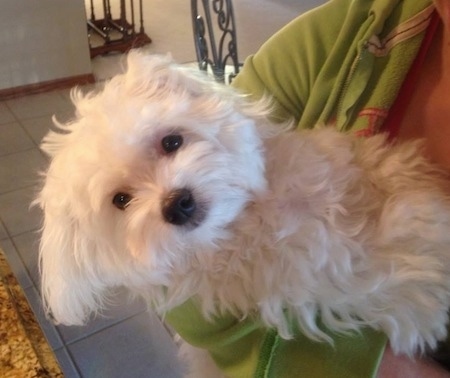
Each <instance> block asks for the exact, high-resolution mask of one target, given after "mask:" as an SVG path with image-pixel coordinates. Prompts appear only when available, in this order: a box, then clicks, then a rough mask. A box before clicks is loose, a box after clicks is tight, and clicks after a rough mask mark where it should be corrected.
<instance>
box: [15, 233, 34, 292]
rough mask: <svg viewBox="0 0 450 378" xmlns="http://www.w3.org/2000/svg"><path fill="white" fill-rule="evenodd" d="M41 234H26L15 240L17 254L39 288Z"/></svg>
mask: <svg viewBox="0 0 450 378" xmlns="http://www.w3.org/2000/svg"><path fill="white" fill-rule="evenodd" d="M39 237H40V235H39V233H38V232H37V231H30V232H25V233H24V234H21V235H19V236H16V237H14V238H13V243H14V245H15V246H16V249H17V252H18V254H19V256H20V258H21V260H22V261H23V263H24V264H25V268H26V269H27V271H28V273H29V275H30V277H31V280H32V281H33V284H34V285H35V286H36V287H39V281H40V274H39V267H38V261H39Z"/></svg>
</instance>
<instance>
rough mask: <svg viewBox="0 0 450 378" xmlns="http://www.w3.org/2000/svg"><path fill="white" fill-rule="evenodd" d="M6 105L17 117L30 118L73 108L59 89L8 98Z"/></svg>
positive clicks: (20, 118)
mask: <svg viewBox="0 0 450 378" xmlns="http://www.w3.org/2000/svg"><path fill="white" fill-rule="evenodd" d="M6 105H7V106H8V108H9V109H10V110H11V112H12V113H13V114H14V115H15V116H16V118H17V119H19V120H23V119H29V118H35V117H41V116H44V115H48V114H55V113H57V112H60V111H71V110H72V109H73V107H72V105H71V104H70V102H69V101H67V99H66V98H65V97H64V96H62V95H61V93H60V92H59V91H54V92H48V93H41V94H36V95H31V96H24V97H19V98H15V99H12V100H7V101H6Z"/></svg>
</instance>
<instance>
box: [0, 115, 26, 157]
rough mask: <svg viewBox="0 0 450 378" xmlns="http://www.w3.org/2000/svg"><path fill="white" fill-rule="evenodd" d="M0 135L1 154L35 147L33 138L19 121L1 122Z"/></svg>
mask: <svg viewBox="0 0 450 378" xmlns="http://www.w3.org/2000/svg"><path fill="white" fill-rule="evenodd" d="M0 135H1V138H0V156H3V155H7V154H11V153H14V152H19V151H24V150H29V149H30V148H33V147H34V144H33V141H32V140H31V138H30V137H29V136H28V135H27V133H26V132H25V131H24V130H23V129H22V127H21V126H20V124H19V123H17V122H14V123H6V124H3V125H1V124H0Z"/></svg>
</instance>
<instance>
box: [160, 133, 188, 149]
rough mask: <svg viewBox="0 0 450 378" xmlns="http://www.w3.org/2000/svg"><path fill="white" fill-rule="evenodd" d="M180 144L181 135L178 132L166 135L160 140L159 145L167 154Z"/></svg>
mask: <svg viewBox="0 0 450 378" xmlns="http://www.w3.org/2000/svg"><path fill="white" fill-rule="evenodd" d="M182 144H183V137H182V136H181V135H179V134H173V135H167V136H165V137H164V138H162V140H161V146H162V148H163V150H164V151H165V152H166V153H168V154H170V153H171V152H174V151H176V150H178V149H179V148H180V147H181V145H182Z"/></svg>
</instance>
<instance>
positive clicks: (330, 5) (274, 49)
mask: <svg viewBox="0 0 450 378" xmlns="http://www.w3.org/2000/svg"><path fill="white" fill-rule="evenodd" d="M350 3H351V1H349V0H332V1H330V2H327V3H325V4H324V5H322V6H320V7H318V8H315V9H313V10H311V11H309V12H307V13H304V14H302V15H301V16H299V17H298V18H296V19H295V20H293V21H292V22H290V23H289V24H287V25H286V26H285V27H284V28H282V29H281V30H280V31H279V32H277V33H276V34H274V35H273V37H271V38H270V39H269V40H268V41H267V42H266V43H265V44H263V45H262V47H261V48H260V50H259V51H258V52H257V53H256V54H255V55H252V56H249V57H248V58H247V59H246V61H245V64H244V67H243V69H242V71H241V72H240V73H239V75H238V76H237V77H236V78H235V80H234V81H233V86H234V87H235V88H237V89H239V90H240V91H242V92H243V93H246V94H250V95H251V96H253V97H255V98H260V97H262V96H263V95H269V96H270V97H272V99H273V106H274V109H273V117H274V119H275V120H276V121H285V120H287V119H291V118H294V119H295V120H296V121H298V120H299V119H300V118H301V116H302V113H303V109H304V107H305V104H306V103H307V101H308V100H309V97H310V95H311V90H312V88H313V86H314V84H315V82H316V79H317V77H318V75H320V73H321V71H322V70H323V68H324V67H323V66H324V65H325V64H327V57H328V56H329V54H330V53H331V52H332V50H333V47H334V45H335V43H336V38H337V36H338V35H339V33H340V30H341V29H342V25H343V21H344V20H345V19H346V17H347V13H348V9H349V5H350ZM338 69H339V67H336V69H335V71H334V70H331V71H329V70H328V71H327V72H329V73H328V74H329V75H330V77H329V80H330V81H332V80H334V79H335V78H333V77H332V76H331V74H333V72H334V73H337V71H338ZM326 95H327V94H324V96H326Z"/></svg>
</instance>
